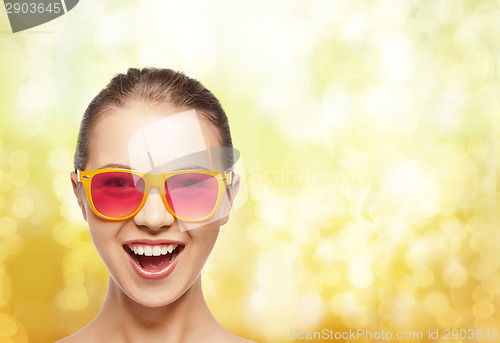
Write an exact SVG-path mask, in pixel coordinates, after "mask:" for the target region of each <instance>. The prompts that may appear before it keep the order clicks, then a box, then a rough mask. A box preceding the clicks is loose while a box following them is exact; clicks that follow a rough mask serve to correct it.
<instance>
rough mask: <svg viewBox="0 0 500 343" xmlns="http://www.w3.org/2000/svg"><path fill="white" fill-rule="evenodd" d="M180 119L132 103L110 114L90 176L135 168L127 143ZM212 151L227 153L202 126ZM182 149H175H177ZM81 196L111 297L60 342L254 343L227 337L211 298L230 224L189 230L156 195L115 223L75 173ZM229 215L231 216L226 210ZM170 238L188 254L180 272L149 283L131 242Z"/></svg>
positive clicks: (103, 120)
mask: <svg viewBox="0 0 500 343" xmlns="http://www.w3.org/2000/svg"><path fill="white" fill-rule="evenodd" d="M177 112H179V110H178V109H173V108H171V107H168V106H165V105H164V106H151V105H148V104H144V103H132V104H129V105H127V106H126V107H124V108H120V109H114V110H112V111H110V112H107V113H105V114H103V115H102V116H101V117H100V119H99V121H98V122H97V125H96V127H95V129H94V131H93V132H92V137H91V145H90V151H89V158H88V162H87V165H86V166H85V169H86V170H93V169H98V168H101V167H102V166H103V165H106V164H109V163H117V164H125V165H127V163H128V150H127V142H128V140H129V138H130V136H131V135H132V134H133V133H135V132H136V131H137V129H138V128H140V127H143V126H145V125H148V124H150V123H152V122H154V121H156V120H160V119H162V118H165V116H168V115H170V114H174V113H177ZM201 128H202V131H203V136H204V140H205V143H206V145H207V146H219V145H220V144H219V143H218V138H217V136H216V134H215V131H214V129H213V128H211V127H210V126H209V124H206V123H204V122H203V121H201ZM173 148H175V146H174V147H173ZM71 180H72V184H73V190H74V193H75V196H76V198H77V201H78V204H79V206H80V207H81V210H82V215H83V218H84V219H85V220H86V221H87V222H88V224H89V229H90V234H91V237H92V240H93V242H94V245H95V246H96V249H97V251H98V252H99V254H100V255H101V258H102V260H103V262H104V263H105V265H106V267H107V269H108V271H109V272H110V277H109V284H108V291H107V294H106V298H105V300H104V304H103V306H102V308H101V310H100V312H99V313H98V315H97V316H96V317H95V318H94V320H92V321H91V322H90V323H89V324H88V325H87V326H85V327H84V328H83V329H81V330H80V331H78V332H76V333H74V334H73V335H71V336H69V337H66V338H65V339H62V340H60V341H58V342H61V343H73V342H116V343H121V342H134V343H140V342H148V343H150V342H169V343H181V342H182V343H191V342H192V343H199V342H208V343H210V342H235V343H236V342H251V341H249V340H246V339H244V338H241V337H239V336H237V335H235V334H233V333H231V332H230V331H228V330H226V329H225V328H224V327H223V326H222V325H221V324H219V323H218V322H217V320H216V319H215V318H214V317H213V316H212V314H211V313H210V310H209V308H208V306H207V304H206V301H205V299H204V297H203V292H202V286H201V270H202V268H203V265H204V264H205V262H206V260H207V258H208V256H209V255H210V252H211V250H212V248H213V246H214V244H215V242H216V240H217V236H218V234H219V229H220V226H221V225H224V224H225V223H226V222H227V220H228V217H227V216H225V217H223V218H222V219H220V220H217V221H214V222H211V223H208V224H207V225H205V226H203V227H202V228H198V229H193V230H188V231H182V230H181V229H180V226H179V223H178V221H177V219H176V218H175V217H173V216H172V215H171V214H170V213H169V212H168V211H167V210H166V209H165V206H164V205H163V203H162V201H161V198H160V196H159V195H158V194H150V195H149V196H148V199H147V201H146V204H145V205H144V207H143V208H142V209H141V211H139V212H138V213H137V214H136V215H135V216H134V217H132V218H129V219H126V220H123V221H107V220H104V219H102V218H100V217H98V216H97V215H96V214H95V213H94V212H93V211H92V209H91V207H90V205H89V203H88V200H87V197H86V195H85V190H84V189H83V187H79V186H78V185H77V175H76V173H74V172H72V173H71ZM221 206H225V207H224V210H229V209H230V204H229V203H224V204H222V205H221ZM133 239H153V240H155V239H167V240H175V241H180V242H182V243H183V244H184V245H185V247H184V250H183V251H182V255H181V256H180V258H179V262H178V264H177V266H176V267H175V269H174V270H173V272H172V273H171V274H170V275H169V276H167V277H165V278H163V279H156V280H150V279H144V278H142V277H140V276H139V275H138V274H137V273H136V272H135V271H134V270H133V268H132V267H131V265H130V263H129V261H128V260H127V258H126V256H125V255H126V253H125V252H124V250H123V246H122V244H123V242H125V241H127V240H133Z"/></svg>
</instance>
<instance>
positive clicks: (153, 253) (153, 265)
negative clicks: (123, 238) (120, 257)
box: [123, 243, 184, 274]
mask: <svg viewBox="0 0 500 343" xmlns="http://www.w3.org/2000/svg"><path fill="white" fill-rule="evenodd" d="M123 248H124V249H125V251H126V252H127V253H128V254H129V255H130V257H131V258H132V260H133V261H134V262H135V264H136V265H137V266H138V267H139V268H140V270H142V271H145V272H147V273H152V274H154V273H160V272H163V271H165V270H166V269H168V267H170V266H171V265H172V263H173V262H174V261H175V260H176V257H177V256H178V255H179V254H180V253H181V252H182V250H183V249H184V245H182V244H175V243H170V244H155V245H151V244H142V243H131V244H126V245H124V246H123Z"/></svg>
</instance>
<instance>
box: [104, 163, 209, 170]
mask: <svg viewBox="0 0 500 343" xmlns="http://www.w3.org/2000/svg"><path fill="white" fill-rule="evenodd" d="M106 168H120V169H129V170H132V168H130V166H129V165H126V164H120V163H108V164H106V165H104V166H102V167H99V168H97V169H106ZM200 169H201V170H209V169H207V168H205V167H202V166H196V165H192V166H185V167H181V168H177V169H174V170H173V171H179V170H200Z"/></svg>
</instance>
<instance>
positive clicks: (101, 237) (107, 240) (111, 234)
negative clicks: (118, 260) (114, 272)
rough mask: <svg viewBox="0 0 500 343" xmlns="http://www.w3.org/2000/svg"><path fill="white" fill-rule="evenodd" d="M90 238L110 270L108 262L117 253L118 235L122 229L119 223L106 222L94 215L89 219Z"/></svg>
mask: <svg viewBox="0 0 500 343" xmlns="http://www.w3.org/2000/svg"><path fill="white" fill-rule="evenodd" d="M88 224H89V231H90V237H91V238H92V242H93V243H94V246H95V248H96V250H97V252H98V253H99V255H100V256H101V259H102V260H103V261H104V264H106V266H107V267H108V268H109V265H108V261H109V260H110V257H111V256H112V255H113V254H114V253H116V239H115V238H116V234H117V232H118V230H119V229H120V223H118V222H105V221H102V220H100V219H99V218H98V217H96V216H95V215H94V213H92V214H91V215H90V216H89V218H88Z"/></svg>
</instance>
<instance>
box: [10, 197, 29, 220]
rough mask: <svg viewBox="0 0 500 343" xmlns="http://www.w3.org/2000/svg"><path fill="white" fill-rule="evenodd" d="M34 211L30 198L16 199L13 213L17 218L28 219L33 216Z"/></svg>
mask: <svg viewBox="0 0 500 343" xmlns="http://www.w3.org/2000/svg"><path fill="white" fill-rule="evenodd" d="M33 210H34V205H33V202H32V201H31V200H30V199H28V198H20V199H16V200H15V201H14V203H13V204H12V213H14V215H15V216H16V217H17V218H21V219H23V218H28V217H29V216H31V215H32V214H33Z"/></svg>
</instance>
